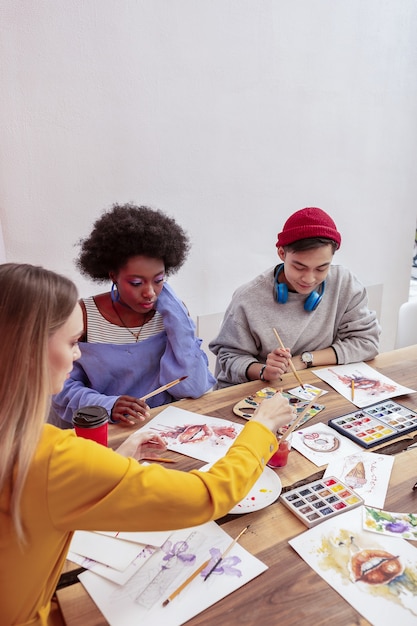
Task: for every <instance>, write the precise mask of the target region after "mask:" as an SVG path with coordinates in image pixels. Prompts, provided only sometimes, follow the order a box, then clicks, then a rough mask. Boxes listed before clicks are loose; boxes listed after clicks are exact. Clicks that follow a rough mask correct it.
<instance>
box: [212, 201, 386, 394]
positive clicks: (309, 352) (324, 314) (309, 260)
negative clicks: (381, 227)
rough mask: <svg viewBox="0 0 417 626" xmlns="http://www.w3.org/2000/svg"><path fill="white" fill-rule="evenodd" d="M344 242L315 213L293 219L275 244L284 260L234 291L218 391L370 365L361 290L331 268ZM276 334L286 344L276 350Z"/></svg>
mask: <svg viewBox="0 0 417 626" xmlns="http://www.w3.org/2000/svg"><path fill="white" fill-rule="evenodd" d="M340 243H341V236H340V233H339V232H338V230H337V228H336V224H335V223H334V221H333V220H332V218H331V217H330V216H329V215H328V214H327V213H325V212H324V211H322V209H318V208H316V207H308V208H305V209H301V210H300V211H297V212H296V213H294V214H293V215H291V216H290V217H289V218H288V220H287V221H286V222H285V224H284V228H283V229H282V232H281V233H279V234H278V241H277V243H276V246H277V251H278V256H279V258H280V260H281V262H280V263H279V264H278V265H277V266H275V267H274V268H271V269H269V270H267V271H266V272H264V273H263V274H260V275H259V276H257V277H256V278H254V279H253V280H252V281H251V282H249V283H247V284H246V285H243V286H242V287H239V288H238V289H237V290H236V292H235V293H234V294H233V297H232V301H231V303H230V305H229V306H228V308H227V310H226V313H225V316H224V319H223V323H222V326H221V329H220V332H219V334H218V336H217V337H216V339H214V340H213V341H212V342H211V343H210V350H211V351H212V352H213V353H214V354H215V355H216V356H217V361H216V371H215V375H216V377H217V387H218V388H220V387H226V386H228V385H236V384H238V383H244V382H248V380H262V381H263V382H265V383H268V382H270V381H274V380H277V379H279V378H280V377H281V376H282V374H284V373H285V372H287V371H288V370H289V358H290V357H291V358H292V361H293V364H294V365H295V367H296V369H298V370H301V369H305V368H307V367H313V366H325V365H336V364H343V363H354V362H357V361H367V360H369V359H372V358H373V357H374V356H376V355H377V354H378V346H379V335H380V326H379V324H378V321H377V319H376V314H375V312H373V311H370V310H369V309H368V298H367V294H366V290H365V288H364V287H363V285H361V283H360V282H359V281H358V280H357V278H356V277H355V276H354V275H353V274H352V273H351V272H350V271H349V270H347V269H346V268H344V267H342V266H341V265H332V264H331V263H332V260H333V255H334V253H335V251H336V250H337V249H338V248H339V247H340ZM274 328H275V329H276V330H277V331H278V333H279V336H280V338H281V340H282V342H283V344H284V345H285V346H286V349H282V348H280V347H279V346H277V339H276V336H275V334H274V330H273V329H274Z"/></svg>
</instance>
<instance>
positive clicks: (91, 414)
mask: <svg viewBox="0 0 417 626" xmlns="http://www.w3.org/2000/svg"><path fill="white" fill-rule="evenodd" d="M108 422H109V414H108V413H107V411H106V409H105V408H103V407H102V406H95V405H92V406H84V407H82V408H81V409H78V410H77V411H75V413H74V415H73V416H72V423H73V425H74V430H75V432H76V435H77V437H83V438H84V439H91V440H92V441H96V442H97V443H100V444H101V445H102V446H106V447H107V430H108Z"/></svg>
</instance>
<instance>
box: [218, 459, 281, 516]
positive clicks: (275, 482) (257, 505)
mask: <svg viewBox="0 0 417 626" xmlns="http://www.w3.org/2000/svg"><path fill="white" fill-rule="evenodd" d="M281 490H282V485H281V481H280V479H279V476H278V474H276V472H274V471H273V470H272V469H270V468H269V467H266V468H265V469H264V471H263V472H262V474H261V475H260V477H259V478H258V480H257V481H256V483H255V484H254V486H253V487H252V489H251V490H250V491H249V493H248V495H247V496H246V498H243V500H241V501H240V502H239V503H238V504H236V506H234V507H233V509H231V510H230V511H229V513H233V514H239V513H251V512H252V511H259V509H264V508H265V507H267V506H269V505H270V504H272V503H273V502H275V500H277V499H278V498H279V495H280V493H281Z"/></svg>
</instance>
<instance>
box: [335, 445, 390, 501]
mask: <svg viewBox="0 0 417 626" xmlns="http://www.w3.org/2000/svg"><path fill="white" fill-rule="evenodd" d="M394 460H395V459H394V457H392V456H388V455H387V454H376V453H375V452H365V451H363V452H358V453H357V454H350V455H349V456H346V457H344V458H340V459H333V460H331V461H330V463H329V464H328V466H327V468H326V471H325V472H324V477H327V476H337V478H340V480H341V481H343V482H344V483H346V484H347V485H349V487H351V488H352V489H354V490H355V491H356V493H357V494H358V495H359V496H361V497H362V498H363V499H364V501H365V504H367V505H368V506H376V507H379V508H381V507H383V506H384V502H385V497H386V495H387V490H388V483H389V479H390V476H391V470H392V466H393V464H394Z"/></svg>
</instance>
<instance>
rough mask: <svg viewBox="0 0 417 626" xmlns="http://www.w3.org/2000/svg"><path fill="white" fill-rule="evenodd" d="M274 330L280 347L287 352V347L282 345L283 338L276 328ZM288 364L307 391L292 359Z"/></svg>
mask: <svg viewBox="0 0 417 626" xmlns="http://www.w3.org/2000/svg"><path fill="white" fill-rule="evenodd" d="M272 330H273V331H274V335H275V337H276V338H277V341H278V343H279V345H280V346H281V348H282V349H283V350H285V346H284V344H283V343H282V341H281V337H280V336H279V335H278V332H277V330H276V329H275V328H273V329H272ZM288 362H289V364H290V368H291V370H292V373H293V374H294V376H295V377H296V379H297V380H298V382H299V384H300V385H301V388H302V389H305V387H304V385H303V381H302V380H301V378H300V376H299V375H298V372H297V370H296V369H295V367H294V363H293V362H292V361H291V359H289V360H288Z"/></svg>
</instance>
